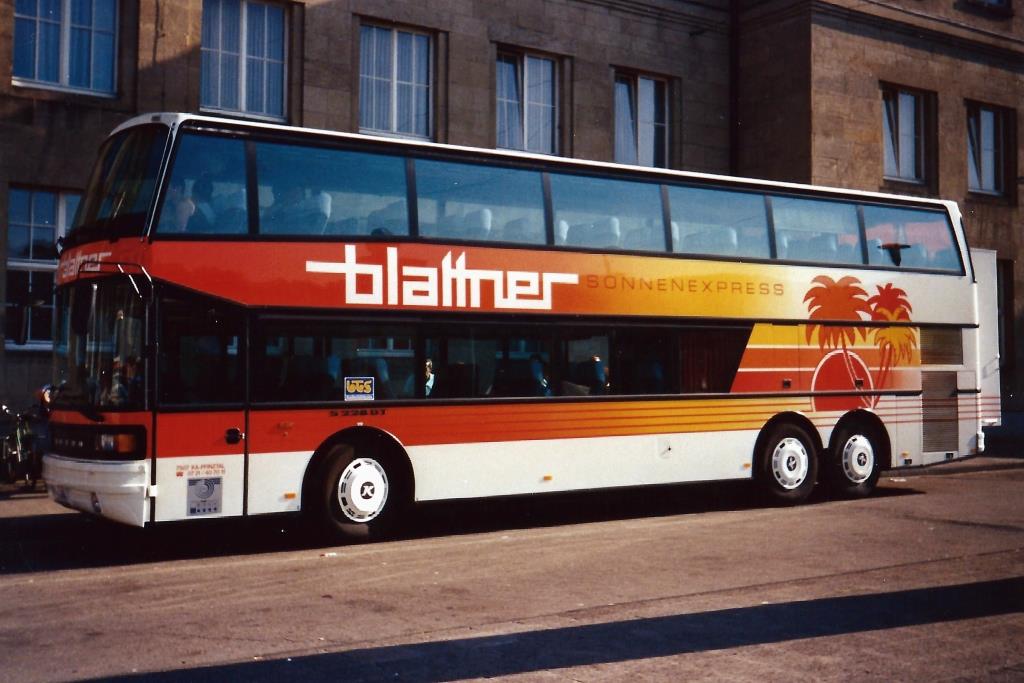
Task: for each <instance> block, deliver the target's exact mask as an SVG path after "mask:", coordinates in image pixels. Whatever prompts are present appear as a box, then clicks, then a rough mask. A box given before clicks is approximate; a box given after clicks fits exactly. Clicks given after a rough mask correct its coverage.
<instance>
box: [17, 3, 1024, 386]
mask: <svg viewBox="0 0 1024 683" xmlns="http://www.w3.org/2000/svg"><path fill="white" fill-rule="evenodd" d="M975 2H977V3H978V4H975ZM1011 2H1012V0H956V1H955V2H954V1H952V0H895V1H894V2H884V3H883V2H876V1H875V0H861V1H859V2H856V3H853V2H849V1H848V0H832V1H830V2H823V1H822V0H769V1H768V2H760V1H759V2H754V1H753V0H750V1H749V2H748V1H747V0H730V1H727V0H699V1H698V0H517V1H516V2H500V1H498V0H445V1H444V2H436V3H424V2H413V1H411V0H392V1H389V2H383V1H381V0H325V1H312V2H291V3H277V2H273V1H271V2H262V1H260V2H257V1H256V0H205V2H204V1H203V0H0V225H3V226H5V227H4V229H3V230H0V249H3V251H4V253H5V254H6V255H7V258H6V259H5V260H4V264H5V266H6V277H2V278H0V288H2V289H0V299H3V300H4V301H5V302H8V304H10V305H8V306H7V307H6V308H5V315H7V318H6V319H5V325H4V326H3V329H4V330H5V334H6V335H7V338H6V340H5V343H4V344H3V345H2V346H0V373H2V374H0V400H3V401H4V402H8V403H13V404H14V405H16V406H17V405H23V404H24V403H26V402H27V400H28V399H27V397H28V394H29V392H30V391H31V388H32V387H34V386H37V385H39V384H42V383H44V382H45V381H46V379H47V377H48V372H49V371H48V366H49V356H48V351H47V342H46V333H45V332H44V331H43V328H44V327H45V323H47V318H46V317H45V315H41V316H40V317H38V319H34V320H33V324H34V325H35V328H34V334H32V335H30V339H32V340H33V341H32V342H31V343H30V344H29V345H28V346H26V347H22V346H18V345H16V344H13V343H12V339H11V338H10V336H11V333H12V329H13V325H12V321H11V316H10V312H11V311H12V310H13V303H14V301H15V299H16V298H17V296H24V292H22V289H24V287H25V282H26V280H25V276H24V275H12V273H14V274H18V273H24V272H26V271H27V270H31V269H32V268H35V269H37V270H36V271H35V272H36V273H45V269H46V267H51V268H52V264H49V266H48V264H47V263H46V257H47V256H48V252H46V250H45V249H41V250H40V251H39V253H38V254H37V253H36V251H35V247H36V246H38V245H36V244H35V243H33V244H32V245H31V246H30V247H29V248H28V251H26V247H25V235H26V234H28V235H36V234H37V233H38V234H41V235H43V236H46V235H48V234H50V233H49V232H48V231H49V230H50V229H51V228H50V226H49V223H47V222H46V221H55V222H57V223H61V222H67V221H68V220H69V215H70V210H71V208H72V207H73V205H74V198H75V197H76V196H77V194H78V193H81V192H82V190H83V189H84V187H85V184H86V182H87V178H88V172H89V168H90V166H91V164H92V161H93V158H94V154H95V150H96V149H97V147H98V146H99V144H100V142H101V141H102V139H103V138H104V137H105V135H106V134H107V133H108V132H109V131H110V130H111V129H112V128H113V127H114V126H116V125H117V124H118V123H120V122H122V121H124V120H125V119H127V118H129V117H131V116H133V115H136V114H138V113H141V112H147V111H211V112H214V113H218V114H226V115H230V116H241V117H255V118H261V119H268V118H269V119H271V120H277V121H281V122H284V123H287V124H291V125H298V126H307V127H315V128H326V129H331V130H340V131H359V130H360V129H361V128H364V129H365V126H364V125H361V124H363V123H365V112H363V110H361V106H364V105H365V104H366V102H367V98H368V90H367V88H366V85H365V84H366V83H369V82H371V81H372V79H371V80H367V79H368V78H369V76H368V75H367V70H368V67H367V61H368V60H367V57H366V55H367V52H366V50H367V49H368V48H367V46H366V41H367V40H368V39H369V38H368V36H369V33H368V32H367V30H365V29H366V27H375V28H377V29H381V31H380V32H379V33H380V35H382V36H384V37H385V38H387V37H388V35H389V32H390V35H391V36H392V37H394V36H398V35H399V34H401V35H402V37H403V38H402V39H405V38H404V37H405V36H419V37H420V38H419V39H420V40H421V41H422V42H423V43H424V44H426V45H428V46H429V55H430V57H429V69H428V71H429V73H428V74H427V75H426V76H424V78H425V79H427V81H428V87H427V98H426V100H425V101H426V102H427V104H426V105H425V107H426V109H425V113H424V116H425V119H426V120H427V123H426V128H425V129H424V130H425V131H426V135H425V137H428V138H429V139H432V140H434V141H437V142H443V143H452V144H460V145H471V146H480V147H495V146H497V145H498V144H499V143H500V142H501V140H503V139H504V138H502V137H501V135H502V133H501V124H497V123H496V122H497V121H499V119H500V112H499V109H500V106H501V97H502V96H501V95H500V94H499V89H500V88H503V87H504V86H503V85H502V83H503V82H502V81H501V74H500V68H496V66H497V67H500V66H501V65H502V64H504V65H506V66H507V65H510V64H517V63H518V64H520V65H521V66H522V68H523V73H529V72H528V70H527V67H526V66H525V65H526V64H527V62H531V63H533V64H543V65H544V66H545V68H549V69H550V73H551V80H553V84H552V85H550V86H545V87H546V88H548V89H547V92H548V93H549V99H550V100H551V101H550V102H547V103H546V105H545V106H546V107H547V109H546V110H545V111H548V112H551V117H552V121H553V132H552V136H553V138H552V140H551V145H552V147H553V151H554V153H557V154H560V155H565V156H571V157H577V158H584V159H595V160H605V161H611V160H616V159H617V158H618V157H619V156H620V149H619V147H618V146H617V142H616V140H617V137H616V135H617V118H621V111H620V109H619V107H621V106H622V103H621V98H622V96H623V93H630V96H631V97H633V98H634V100H633V101H634V104H636V103H637V102H640V100H641V95H642V93H643V92H647V93H648V94H650V93H651V92H653V93H654V95H653V96H652V97H654V101H655V102H656V104H657V107H656V109H657V111H658V112H660V113H658V114H657V115H656V116H655V118H657V117H658V116H661V117H662V118H663V120H662V121H661V122H660V123H658V122H657V121H656V122H655V123H654V124H653V126H654V128H658V126H661V128H660V129H661V130H663V131H665V132H666V133H667V136H666V137H665V138H664V139H665V142H664V146H663V148H661V149H659V150H657V153H656V155H655V158H656V159H659V160H660V161H658V162H657V163H664V165H667V166H669V167H672V168H678V169H684V170H692V171H704V172H713V173H732V174H736V175H749V176H755V177H764V178H770V179H776V180H790V181H798V182H811V183H820V184H828V185H838V186H844V187H853V188H858V189H867V190H879V189H882V190H885V191H892V190H895V191H899V192H909V193H916V194H925V195H928V196H942V197H945V198H951V199H956V200H957V201H959V202H961V206H962V207H963V208H964V210H965V214H966V215H967V216H968V219H969V231H970V237H971V239H972V240H973V242H974V243H975V244H977V245H980V246H986V247H991V248H997V249H999V252H1000V258H1001V259H1004V268H1005V273H1006V279H1007V282H1006V287H1005V290H1006V291H1007V293H1008V299H1007V302H1008V304H1007V305H1008V306H1010V311H1009V313H1010V315H1008V319H1010V320H1014V321H1017V322H1016V323H1014V325H1010V326H1008V328H1007V339H1008V340H1009V342H1008V343H1009V344H1010V351H1011V352H1010V353H1008V354H1007V369H1009V370H1011V372H1016V373H1017V374H1016V375H1012V374H1011V375H1008V377H1019V376H1020V372H1021V371H1022V369H1024V357H1022V358H1021V359H1020V362H1017V357H1018V356H1021V352H1020V350H1019V344H1014V343H1013V342H1012V333H1013V332H1014V329H1013V328H1014V326H1016V327H1020V326H1021V324H1022V323H1021V322H1020V321H1024V296H1021V297H1018V298H1017V299H1016V303H1015V304H1012V302H1013V301H1014V299H1013V297H1012V296H1009V294H1011V293H1012V290H1013V285H1014V284H1015V285H1016V289H1017V291H1019V292H1024V263H1022V262H1021V259H1020V254H1021V246H1020V236H1019V234H1018V233H1019V232H1020V230H1021V227H1022V225H1021V213H1020V210H1019V208H1018V182H1017V173H1018V171H1017V169H1018V168H1019V167H1020V163H1021V161H1022V160H1021V159H1020V156H1019V155H1020V152H1019V151H1018V150H1017V147H1016V142H1015V140H1016V138H1015V136H1016V130H1017V128H1016V126H1017V123H1016V120H1017V119H1016V117H1017V114H1016V112H1018V111H1020V110H1021V107H1022V106H1024V101H1022V97H1024V73H1022V72H1024V66H1022V65H1024V42H1022V40H1021V38H1020V37H1021V36H1022V35H1024V26H1022V21H1021V18H1020V16H1019V15H1017V14H1015V13H1014V10H1015V9H1016V10H1018V11H1019V7H1018V8H1014V7H1012V6H1011ZM85 7H88V8H89V9H88V10H85V9H83V8H85ZM104 8H107V9H104ZM238 8H243V9H241V10H239V9H238ZM266 8H271V9H270V10H268V9H266ZM215 11H216V14H215V15H214V12H215ZM83 12H85V14H83ZM88 12H91V14H88ZM239 12H241V15H240V14H239ZM270 12H274V13H275V14H274V16H280V17H282V19H280V20H272V19H271V18H270ZM108 14H112V16H114V17H116V21H112V20H111V19H110V18H109V17H108V16H107V15H108ZM55 16H56V19H55ZM239 16H244V17H245V18H244V19H242V22H243V23H242V24H241V26H242V29H243V30H242V34H243V35H244V36H245V37H244V38H243V40H247V41H250V42H249V43H247V44H248V45H249V48H248V49H249V50H250V54H252V50H253V48H252V45H253V44H255V43H256V42H257V41H262V42H260V45H261V46H262V47H261V48H260V49H261V50H263V52H260V55H261V56H260V57H259V60H256V61H259V62H260V65H261V66H260V67H259V68H261V69H262V68H266V69H270V68H277V69H279V70H280V71H281V74H282V76H281V81H282V90H281V92H280V94H279V95H275V96H276V97H277V98H278V99H279V103H278V104H277V105H276V106H277V107H278V109H279V113H269V114H268V113H267V111H265V110H260V111H256V110H254V109H252V108H251V107H249V105H248V104H245V105H238V104H236V105H234V106H232V105H231V104H230V103H229V104H227V105H224V104H223V101H222V100H217V104H215V105H213V106H211V104H210V103H211V101H213V100H211V98H214V99H216V98H217V93H222V92H223V91H222V88H223V83H220V84H219V85H217V86H216V88H214V89H213V90H211V81H212V80H213V78H212V77H211V73H212V72H211V71H210V70H209V68H208V66H209V64H210V63H212V62H211V61H210V60H211V59H213V58H217V59H220V60H222V61H221V62H218V63H220V64H222V65H223V64H224V63H225V62H224V61H223V60H224V59H226V58H230V57H231V55H232V54H234V55H235V57H237V54H245V52H244V51H241V52H240V51H239V48H238V47H237V45H236V46H234V47H232V46H231V45H228V43H231V41H237V40H239V38H238V36H237V35H234V36H233V37H232V34H231V32H230V31H221V30H220V28H218V29H217V31H214V30H213V28H211V27H214V26H215V23H214V22H215V21H216V22H220V23H217V24H216V26H217V27H222V25H226V24H227V23H230V22H231V21H236V20H237V18H238V17H239ZM83 17H84V18H83ZM254 17H259V22H263V23H262V24H258V22H257V21H256V19H254ZM274 21H280V23H278V24H275V23H274ZM83 26H84V28H83ZM259 26H262V27H263V28H262V29H260V30H263V33H260V30H256V29H254V28H253V27H257V28H258V27H259ZM278 26H279V27H280V29H279V32H280V34H281V35H280V36H279V37H278V38H272V39H268V38H267V37H266V34H267V32H269V33H271V34H273V33H274V31H275V30H278V29H276V28H275V27H278ZM47 27H50V28H52V27H56V28H53V33H52V34H49V33H46V30H49V28H47ZM90 31H91V33H90ZM58 32H59V38H58ZM29 35H31V36H33V40H34V41H35V42H33V43H32V44H31V45H29V46H26V40H27V38H26V36H29ZM47 36H51V38H48V37H47ZM82 36H86V37H87V38H89V39H91V41H92V42H91V43H89V45H91V48H83V47H82V44H83V43H82V41H83V40H85V38H82ZM371 37H372V36H371ZM47 40H50V41H51V42H50V43H48V42H47ZM58 40H61V41H64V42H62V43H61V46H62V47H61V48H60V49H57V48H53V47H52V45H51V43H52V42H54V41H58ZM397 40H398V38H396V41H397ZM104 41H106V42H104ZM104 45H105V46H106V47H104V48H103V49H101V47H102V46H104ZM225 45H228V46H227V47H225ZM48 49H52V51H53V55H54V56H53V58H52V59H50V58H49V57H47V56H46V55H47V54H49V53H47V50H48ZM90 49H91V53H90V52H89V50H90ZM394 49H395V52H394V53H393V56H394V58H395V59H396V60H400V59H401V58H400V57H399V56H398V55H399V52H398V50H404V49H406V48H405V47H402V46H401V44H399V43H396V47H395V48H394ZM232 51H233V52H232ZM87 53H89V54H90V55H91V61H90V62H89V64H90V66H89V67H88V68H90V69H92V72H93V73H92V76H91V79H90V75H89V74H88V73H86V74H85V75H84V76H83V73H82V70H81V62H82V60H83V59H84V58H83V57H82V55H85V54H87ZM229 53H230V54H229ZM225 55H226V57H225ZM104 59H105V60H107V63H109V68H107V70H106V72H104V73H99V74H98V75H97V71H103V63H104ZM260 60H262V61H260ZM517 60H518V61H517ZM531 60H532V61H531ZM242 61H246V60H242ZM250 61H251V60H250ZM256 61H252V62H251V63H252V64H256ZM51 62H53V63H51ZM57 62H59V64H57ZM233 63H234V62H233ZM97 65H99V67H98V66H97ZM204 65H206V66H205V67H204ZM253 69H254V70H253V71H252V72H250V75H251V73H255V67H253ZM243 73H244V72H243ZM260 73H270V72H269V71H267V72H260ZM105 74H106V75H105ZM107 75H109V78H107ZM217 78H221V76H218V77H217ZM225 78H226V77H225ZM403 78H404V77H403ZM410 78H412V79H413V80H415V76H412V77H410ZM83 79H84V80H83ZM82 83H85V85H84V87H83V86H82ZM96 83H100V85H99V86H97V85H96ZM248 83H249V84H250V85H251V81H249V82H248ZM886 84H892V85H895V86H903V87H906V88H909V89H912V91H913V92H914V93H923V95H922V97H924V99H927V101H928V102H930V103H932V104H933V105H934V109H935V111H934V112H933V113H932V114H930V116H931V118H928V119H927V120H926V126H925V128H926V130H925V131H924V132H925V139H926V144H927V145H931V146H932V147H931V148H929V149H927V150H925V152H924V157H925V161H926V169H927V174H926V177H924V178H923V179H922V180H921V181H920V182H917V181H915V182H910V183H907V182H893V181H892V180H890V179H887V178H886V177H885V172H884V169H885V159H884V157H885V144H884V140H883V137H884V135H883V128H884V126H883V115H884V105H883V93H882V87H883V85H886ZM240 87H243V88H248V87H249V86H248V85H243V86H240ZM652 87H653V88H654V89H653V90H651V88H652ZM217 88H221V90H217ZM644 88H647V90H644ZM211 92H213V93H214V94H213V95H211V94H210V93H211ZM251 94H252V93H251V92H250V93H249V95H251ZM262 94H263V95H266V97H267V98H269V97H270V95H267V94H266V93H265V92H264V93H262ZM643 97H647V95H643ZM245 101H246V102H248V100H245ZM965 102H978V103H982V104H984V105H991V106H998V107H999V108H1000V109H999V111H1000V112H1004V113H1001V114H1000V116H1002V117H1003V118H1002V119H1000V120H1001V121H1003V123H1004V130H1003V133H1002V135H1003V139H1002V140H1003V141H1002V143H1001V144H1003V145H1004V146H1007V149H1008V150H1009V152H1006V154H1005V155H1004V156H1007V155H1008V156H1012V160H1006V161H1005V163H1004V165H1005V169H1004V177H1003V181H1002V182H1003V189H1002V190H1000V192H996V193H990V194H983V193H977V192H971V191H969V190H968V180H967V173H968V171H967V161H966V158H967V154H968V151H967V133H966V132H965V120H964V119H965V113H964V112H965V109H964V108H965ZM640 109H643V106H642V104H641V105H640ZM648 124H650V122H649V121H648V122H647V124H643V123H642V122H641V124H638V125H648ZM929 136H930V137H929ZM499 138H501V139H499ZM656 139H658V140H661V139H663V138H656ZM649 142H650V138H648V139H647V140H646V141H645V139H644V138H643V136H642V135H641V139H640V140H639V146H643V145H645V144H648V143H649ZM655 145H656V146H657V145H660V143H655ZM1009 145H1012V147H1010V146H1009ZM1011 152H1012V153H1011ZM642 159H643V157H642V156H641V160H642ZM51 200H52V203H53V206H54V207H56V208H55V209H54V211H53V212H52V215H51V213H47V212H48V211H49V208H48V207H49V206H50V204H49V203H48V202H51ZM37 202H38V203H39V205H40V206H41V207H43V208H42V209H40V211H38V212H37V211H36V203H37ZM25 206H28V207H29V209H31V211H30V215H29V218H27V219H26V218H25V215H23V214H25V211H26V209H25V208H24V207H25ZM37 213H40V214H41V215H42V214H45V216H47V217H48V218H42V219H41V218H40V217H39V216H38V215H36V214H37ZM26 221H28V223H26ZM29 224H30V225H29ZM26 225H28V226H29V227H28V228H26ZM40 226H41V227H40ZM59 227H60V226H58V231H59ZM26 230H27V232H26ZM29 239H30V240H31V239H34V238H29ZM39 256H42V257H43V258H41V259H40V258H37V257H39ZM33 277H34V276H33ZM39 277H42V275H40V276H39ZM19 278H20V279H19ZM34 284H35V282H34V281H33V285H34ZM15 290H17V291H15ZM32 296H36V294H32ZM37 298H38V297H37ZM1014 306H1015V308H1014ZM1014 311H1015V312H1016V315H1012V313H1013V312H1014ZM1016 338H1017V339H1020V340H1022V341H1024V328H1022V329H1019V330H1017V336H1016ZM1007 386H1008V390H1009V391H1013V393H1014V394H1016V393H1018V392H1016V390H1015V389H1014V387H1016V386H1021V385H1020V382H1019V381H1016V380H1012V381H1009V382H1008V384H1007Z"/></svg>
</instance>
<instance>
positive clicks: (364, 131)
mask: <svg viewBox="0 0 1024 683" xmlns="http://www.w3.org/2000/svg"><path fill="white" fill-rule="evenodd" d="M359 134H360V135H375V136H377V137H381V138H394V139H398V140H417V141H419V142H431V141H432V140H433V139H434V138H432V137H430V136H424V135H416V134H415V133H396V132H394V131H390V130H377V129H376V128H360V129H359Z"/></svg>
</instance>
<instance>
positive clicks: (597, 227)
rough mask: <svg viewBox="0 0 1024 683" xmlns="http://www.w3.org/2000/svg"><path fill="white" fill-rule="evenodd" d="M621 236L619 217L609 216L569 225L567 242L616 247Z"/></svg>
mask: <svg viewBox="0 0 1024 683" xmlns="http://www.w3.org/2000/svg"><path fill="white" fill-rule="evenodd" d="M621 237H622V233H621V231H620V229H619V219H618V218H617V217H615V216H608V217H606V218H600V219H598V220H596V221H594V222H593V223H576V224H573V225H571V226H569V232H568V235H567V236H566V243H567V244H571V245H574V246H581V247H597V248H609V247H611V248H615V247H618V246H619V241H620V239H621Z"/></svg>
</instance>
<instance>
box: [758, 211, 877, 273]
mask: <svg viewBox="0 0 1024 683" xmlns="http://www.w3.org/2000/svg"><path fill="white" fill-rule="evenodd" d="M772 216H773V218H774V222H775V228H776V230H777V231H778V232H777V235H779V238H777V241H776V244H777V246H778V247H779V258H785V259H789V260H792V261H813V262H818V263H822V264H834V263H863V261H864V258H863V256H862V254H863V252H862V250H861V241H860V223H859V221H858V219H857V208H856V207H855V206H854V205H853V204H848V203H846V202H837V201H830V200H821V199H807V198H804V197H772ZM783 236H784V237H783Z"/></svg>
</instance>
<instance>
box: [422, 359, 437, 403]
mask: <svg viewBox="0 0 1024 683" xmlns="http://www.w3.org/2000/svg"><path fill="white" fill-rule="evenodd" d="M423 379H424V383H423V395H424V396H427V397H429V396H430V395H431V394H432V393H434V379H435V375H434V361H432V360H431V359H429V358H428V359H427V360H426V362H425V363H424V364H423Z"/></svg>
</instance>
